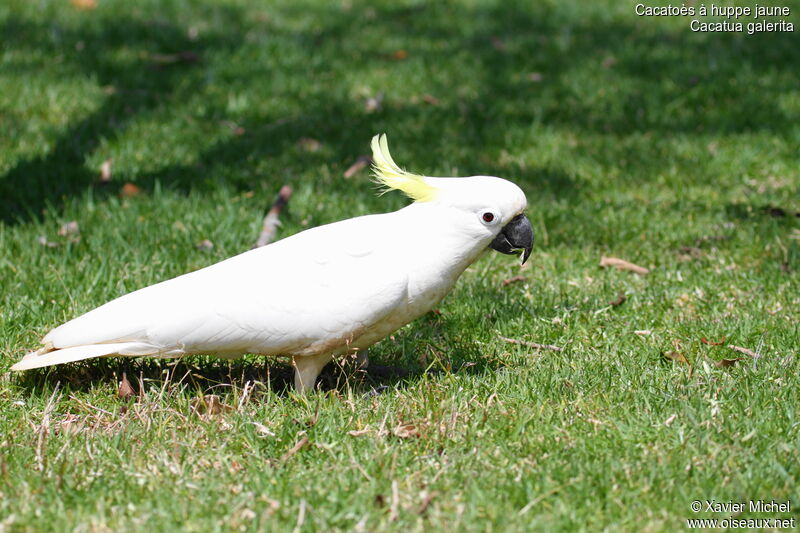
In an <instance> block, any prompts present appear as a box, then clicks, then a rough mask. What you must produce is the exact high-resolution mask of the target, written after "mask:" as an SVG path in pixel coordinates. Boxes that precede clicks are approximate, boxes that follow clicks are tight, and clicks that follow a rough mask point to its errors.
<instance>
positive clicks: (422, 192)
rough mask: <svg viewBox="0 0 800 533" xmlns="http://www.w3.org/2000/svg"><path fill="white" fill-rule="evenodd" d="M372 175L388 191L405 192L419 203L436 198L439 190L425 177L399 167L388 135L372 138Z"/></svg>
mask: <svg viewBox="0 0 800 533" xmlns="http://www.w3.org/2000/svg"><path fill="white" fill-rule="evenodd" d="M372 173H373V175H374V176H375V181H377V182H378V183H380V184H381V185H382V186H383V187H385V188H386V190H389V189H397V190H398V191H403V192H404V193H406V195H408V196H409V197H410V198H412V199H414V200H416V201H417V202H429V201H431V200H433V199H434V198H436V193H437V189H436V187H434V186H433V185H431V184H430V183H428V182H427V181H426V180H425V176H418V175H416V174H412V173H410V172H406V171H405V170H403V169H402V168H400V167H399V166H397V163H395V162H394V159H392V155H391V154H390V153H389V144H388V143H387V142H386V134H379V135H376V136H375V137H373V138H372Z"/></svg>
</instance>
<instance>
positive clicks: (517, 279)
mask: <svg viewBox="0 0 800 533" xmlns="http://www.w3.org/2000/svg"><path fill="white" fill-rule="evenodd" d="M520 281H527V278H526V277H525V276H514V277H513V278H508V279H504V280H503V287H505V286H506V285H511V284H512V283H518V282H520Z"/></svg>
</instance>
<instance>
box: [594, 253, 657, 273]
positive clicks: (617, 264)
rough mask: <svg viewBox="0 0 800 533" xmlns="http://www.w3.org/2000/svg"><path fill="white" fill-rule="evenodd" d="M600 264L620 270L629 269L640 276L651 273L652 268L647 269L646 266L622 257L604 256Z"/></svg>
mask: <svg viewBox="0 0 800 533" xmlns="http://www.w3.org/2000/svg"><path fill="white" fill-rule="evenodd" d="M600 266H601V267H603V268H605V267H614V268H616V269H619V270H628V271H630V272H634V273H636V274H639V275H640V276H644V275H646V274H649V273H650V270H648V269H646V268H645V267H642V266H639V265H635V264H633V263H631V262H630V261H625V260H624V259H620V258H619V257H606V256H603V257H601V258H600Z"/></svg>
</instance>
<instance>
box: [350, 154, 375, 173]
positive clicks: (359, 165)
mask: <svg viewBox="0 0 800 533" xmlns="http://www.w3.org/2000/svg"><path fill="white" fill-rule="evenodd" d="M370 163H372V157H371V156H368V155H360V156H358V159H356V161H355V163H353V164H352V165H350V166H349V167H347V170H345V171H344V177H345V178H352V177H353V176H355V175H356V174H357V173H358V172H359V171H360V170H362V169H364V168H366V167H367V165H369V164H370Z"/></svg>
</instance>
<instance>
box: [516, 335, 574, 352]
mask: <svg viewBox="0 0 800 533" xmlns="http://www.w3.org/2000/svg"><path fill="white" fill-rule="evenodd" d="M500 340H504V341H506V342H510V343H511V344H519V345H520V346H527V347H528V348H533V349H534V350H552V351H554V352H560V351H561V350H563V348H561V347H560V346H556V345H554V344H539V343H538V342H530V341H521V340H519V339H511V338H509V337H500Z"/></svg>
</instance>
